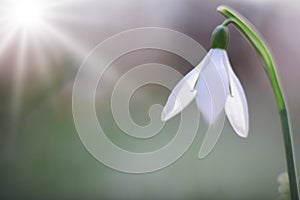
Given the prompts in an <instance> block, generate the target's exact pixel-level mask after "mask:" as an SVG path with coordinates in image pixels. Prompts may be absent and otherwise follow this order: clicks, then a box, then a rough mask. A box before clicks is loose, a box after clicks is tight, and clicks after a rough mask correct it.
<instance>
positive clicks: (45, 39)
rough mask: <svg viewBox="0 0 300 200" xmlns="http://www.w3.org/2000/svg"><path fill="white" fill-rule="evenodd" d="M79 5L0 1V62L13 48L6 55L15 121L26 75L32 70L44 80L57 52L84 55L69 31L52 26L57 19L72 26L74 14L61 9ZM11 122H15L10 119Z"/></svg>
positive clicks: (39, 0)
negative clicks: (12, 72) (9, 70)
mask: <svg viewBox="0 0 300 200" xmlns="http://www.w3.org/2000/svg"><path fill="white" fill-rule="evenodd" d="M82 2H83V1H82V0H77V1H68V0H52V1H49V0H19V1H18V0H6V1H1V2H0V62H1V61H3V60H4V59H6V58H5V56H3V55H7V54H6V53H7V52H8V51H9V49H10V48H11V47H12V46H13V47H14V48H16V49H15V50H14V51H13V53H12V54H11V56H10V59H13V60H14V62H9V63H10V65H12V66H11V68H13V71H14V78H13V79H14V80H13V84H14V85H13V90H12V100H11V102H12V110H11V111H12V116H13V118H16V116H17V115H18V112H19V110H20V108H21V102H22V93H23V92H24V90H23V85H24V82H25V79H24V77H25V76H26V73H29V72H32V71H33V70H35V71H36V72H38V74H39V76H42V77H43V79H44V80H47V74H48V71H49V69H50V68H51V66H53V65H55V63H53V62H55V60H57V61H59V59H60V57H61V55H62V53H61V51H65V50H67V51H69V52H71V53H75V54H74V55H77V56H85V54H86V53H87V50H86V48H85V47H84V45H83V44H81V42H80V41H79V40H78V39H76V38H75V37H73V36H72V34H71V33H70V32H68V31H66V30H64V29H63V28H62V27H59V26H57V25H55V24H56V22H57V21H59V20H61V19H63V20H69V21H70V23H74V22H75V23H76V20H74V19H77V18H78V16H76V13H75V14H74V13H73V14H72V13H68V12H67V11H66V10H68V9H65V10H64V8H66V7H67V6H69V4H70V3H73V4H76V3H82ZM69 12H70V11H69ZM29 54H30V55H31V57H30V55H29ZM49 54H51V56H50V55H49ZM53 55H54V56H53ZM53 58H54V59H53ZM29 60H30V61H31V64H30V65H29V64H28V63H29ZM12 63H13V64H12ZM3 68H4V67H3V65H1V66H0V70H5V69H3ZM32 68H34V69H32ZM12 121H15V120H14V119H12Z"/></svg>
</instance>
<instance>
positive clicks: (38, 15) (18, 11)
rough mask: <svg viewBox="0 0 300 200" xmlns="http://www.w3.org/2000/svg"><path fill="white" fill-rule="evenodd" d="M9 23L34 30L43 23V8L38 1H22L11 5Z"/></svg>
mask: <svg viewBox="0 0 300 200" xmlns="http://www.w3.org/2000/svg"><path fill="white" fill-rule="evenodd" d="M10 13H11V16H10V18H11V22H12V23H14V24H15V25H17V26H22V27H30V28H36V27H37V26H38V25H39V24H41V23H42V22H43V6H42V5H41V4H40V2H39V1H24V2H18V3H16V2H15V3H13V4H12V5H11V11H10Z"/></svg>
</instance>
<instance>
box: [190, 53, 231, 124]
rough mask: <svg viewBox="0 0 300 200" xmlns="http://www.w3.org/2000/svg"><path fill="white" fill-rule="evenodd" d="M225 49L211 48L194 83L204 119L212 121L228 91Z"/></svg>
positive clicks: (218, 112) (220, 110) (217, 114)
mask: <svg viewBox="0 0 300 200" xmlns="http://www.w3.org/2000/svg"><path fill="white" fill-rule="evenodd" d="M223 54H226V52H225V50H221V49H211V50H210V51H209V53H208V56H209V62H208V64H207V65H206V66H205V67H204V69H203V72H202V73H201V76H200V78H199V81H198V82H197V85H196V88H195V89H196V91H197V96H196V100H197V105H198V108H199V110H200V112H201V113H202V115H203V117H204V119H205V121H206V122H207V123H209V124H211V123H213V122H214V121H215V120H216V118H217V117H218V116H219V114H220V113H221V112H223V109H224V106H225V102H226V99H227V96H228V92H229V89H228V88H229V86H228V76H227V72H226V69H225V68H224V64H223Z"/></svg>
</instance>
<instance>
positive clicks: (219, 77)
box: [161, 25, 249, 137]
mask: <svg viewBox="0 0 300 200" xmlns="http://www.w3.org/2000/svg"><path fill="white" fill-rule="evenodd" d="M228 38H229V37H228V29H227V27H225V26H223V25H220V26H218V27H217V28H216V29H215V30H214V32H213V33H212V37H211V49H210V50H209V51H208V53H207V55H206V56H205V57H204V58H203V60H202V61H201V62H200V63H199V64H198V65H197V66H196V67H195V68H194V69H193V70H192V71H190V72H189V73H188V74H187V75H185V76H184V77H183V79H181V80H180V81H179V82H178V84H177V85H176V86H175V88H174V89H173V91H172V92H171V94H170V96H169V98H168V100H167V103H166V105H165V107H164V109H163V112H162V115H161V120H162V121H167V120H169V119H171V118H172V117H174V116H175V115H177V114H178V113H180V112H181V111H182V110H183V109H184V108H186V107H187V106H188V105H189V104H190V103H191V102H192V101H193V100H194V99H196V102H197V106H198V108H199V110H200V112H201V113H202V115H203V117H204V119H205V121H206V122H207V123H209V124H213V123H214V122H215V120H216V119H217V118H218V116H219V115H220V113H221V112H223V111H224V110H225V113H226V115H227V118H228V120H229V122H230V124H231V126H232V127H233V129H234V130H235V132H236V133H237V134H238V135H239V136H241V137H247V135H248V131H249V117H248V106H247V100H246V96H245V93H244V90H243V87H242V85H241V83H240V81H239V79H238V78H237V76H236V75H235V73H234V71H233V70H232V67H231V65H230V62H229V58H228V55H227V52H226V48H227V44H228ZM203 77H205V79H204V78H203ZM208 85H209V86H210V87H208ZM211 93H213V94H214V95H211ZM210 96H211V98H210Z"/></svg>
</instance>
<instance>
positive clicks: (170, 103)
mask: <svg viewBox="0 0 300 200" xmlns="http://www.w3.org/2000/svg"><path fill="white" fill-rule="evenodd" d="M206 61H207V56H205V57H204V59H203V60H202V61H201V62H200V63H199V64H198V65H197V66H196V67H195V68H194V69H193V70H192V71H190V72H189V73H188V74H187V75H185V76H184V77H183V79H181V80H180V81H179V82H178V83H177V85H176V86H175V88H174V89H173V91H172V92H171V94H170V96H169V98H168V100H167V103H166V105H165V106H164V109H163V111H162V113H161V120H162V121H167V120H169V119H171V118H172V117H174V116H175V115H177V114H178V113H180V112H181V111H182V110H183V109H184V108H186V107H187V106H188V105H189V104H190V103H191V102H192V100H193V99H194V98H195V96H196V91H195V90H194V87H195V85H196V82H197V80H198V78H199V75H200V73H201V71H202V68H203V66H204V65H205V64H206Z"/></svg>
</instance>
